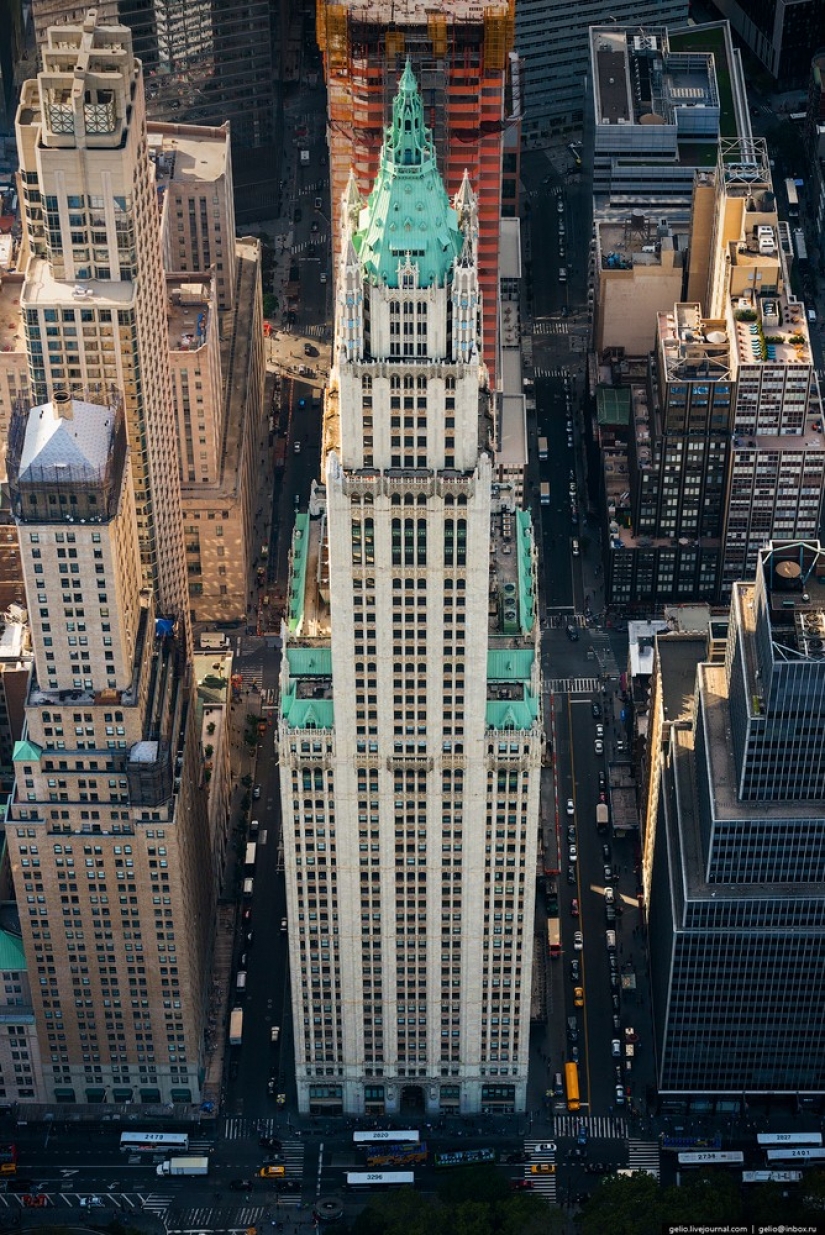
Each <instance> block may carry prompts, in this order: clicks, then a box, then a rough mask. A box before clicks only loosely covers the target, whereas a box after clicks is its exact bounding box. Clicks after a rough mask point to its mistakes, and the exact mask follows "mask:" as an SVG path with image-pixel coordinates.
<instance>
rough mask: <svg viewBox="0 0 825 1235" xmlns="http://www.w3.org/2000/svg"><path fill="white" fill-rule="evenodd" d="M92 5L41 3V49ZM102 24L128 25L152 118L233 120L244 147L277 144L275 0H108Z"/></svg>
mask: <svg viewBox="0 0 825 1235" xmlns="http://www.w3.org/2000/svg"><path fill="white" fill-rule="evenodd" d="M87 11H88V6H86V5H83V4H78V3H76V2H73V0H34V3H33V5H32V16H33V20H34V27H35V35H36V37H37V44H38V47H39V48H41V49H42V48H44V47H45V46H46V44H47V39H48V31H49V29H50V27H52V26H56V25H58V23H63V22H66V23H69V24H74V25H80V24H82V22H83V20H84V17H85V14H86V12H87ZM97 11H98V20H99V22H100V23H101V24H103V23H104V22H105V23H106V24H112V25H117V24H121V25H124V26H126V27H127V28H128V29H129V31H130V34H131V38H132V47H133V50H134V54H135V56H136V57H137V58H138V59H139V60H140V62H141V64H142V65H143V73H144V78H145V83H146V108H147V112H148V115H149V117H150V119H152V120H179V121H187V122H188V123H190V124H206V125H217V124H223V123H224V122H225V121H229V123H230V125H231V130H232V138H233V141H234V142H235V143H236V145H238V146H240V147H261V146H272V145H273V144H274V142H275V121H276V107H277V104H276V98H275V89H276V83H277V77H278V74H277V71H276V67H275V63H274V61H273V38H274V36H275V34H276V33H277V27H276V26H275V25H274V24H273V23H272V15H273V13H274V11H275V10H274V6H272V5H270V3H269V0H240V3H235V2H234V0H233V3H225V2H221V0H219V2H218V3H213V2H212V0H194V3H193V2H191V0H190V2H189V3H184V2H183V0H102V3H101V4H99V5H98V6H97Z"/></svg>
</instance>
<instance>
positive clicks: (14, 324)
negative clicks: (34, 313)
mask: <svg viewBox="0 0 825 1235" xmlns="http://www.w3.org/2000/svg"><path fill="white" fill-rule="evenodd" d="M22 295H23V276H22V274H18V275H11V276H10V275H6V276H5V278H2V277H0V352H22V353H23V355H25V353H26V336H25V332H24V330H23V314H22V312H21V310H20V299H21V297H22Z"/></svg>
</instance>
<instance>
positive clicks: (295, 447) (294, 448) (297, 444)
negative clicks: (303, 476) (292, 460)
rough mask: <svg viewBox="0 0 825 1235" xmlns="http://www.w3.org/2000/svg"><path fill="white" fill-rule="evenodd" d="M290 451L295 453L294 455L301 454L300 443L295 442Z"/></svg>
mask: <svg viewBox="0 0 825 1235" xmlns="http://www.w3.org/2000/svg"><path fill="white" fill-rule="evenodd" d="M292 449H293V450H294V451H295V453H296V455H299V454H300V453H301V443H300V442H296V443H295V445H294V446H293V448H292Z"/></svg>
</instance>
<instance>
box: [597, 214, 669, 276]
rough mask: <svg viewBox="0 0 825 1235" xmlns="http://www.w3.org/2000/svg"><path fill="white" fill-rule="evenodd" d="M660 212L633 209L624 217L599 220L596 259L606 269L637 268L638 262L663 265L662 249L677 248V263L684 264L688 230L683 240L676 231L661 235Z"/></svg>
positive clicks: (646, 264)
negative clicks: (677, 235)
mask: <svg viewBox="0 0 825 1235" xmlns="http://www.w3.org/2000/svg"><path fill="white" fill-rule="evenodd" d="M660 217H661V214H660V213H657V214H655V215H652V214H643V213H641V212H640V211H634V212H631V213H630V214H629V215H628V216H627V218H626V219H625V220H624V221H622V222H618V221H614V220H611V221H609V222H598V221H597V222H596V254H597V257H596V261H597V264H598V266H599V267H600V268H601V269H602V270H633V269H634V267H636V266H661V264H662V253H663V252H665V253H672V252H674V250H675V256H674V259H673V264H674V265H677V266H681V265H683V263H684V254H685V251H686V250H687V247H688V232H687V229H686V230H685V233H684V236H683V237H682V238H681V240H680V239H679V238H678V237H674V236H673V235H672V234H669V235H666V236H660V235H659V234H658V231H659V226H658V225H659V219H660Z"/></svg>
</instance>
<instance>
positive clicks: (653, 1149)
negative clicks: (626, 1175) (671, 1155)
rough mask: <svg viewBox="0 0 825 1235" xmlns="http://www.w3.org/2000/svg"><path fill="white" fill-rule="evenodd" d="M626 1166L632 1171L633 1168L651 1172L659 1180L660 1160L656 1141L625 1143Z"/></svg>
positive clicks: (631, 1141) (630, 1141)
mask: <svg viewBox="0 0 825 1235" xmlns="http://www.w3.org/2000/svg"><path fill="white" fill-rule="evenodd" d="M627 1165H628V1167H629V1168H630V1170H631V1171H632V1170H633V1168H634V1167H635V1168H636V1169H637V1170H640V1171H642V1170H643V1171H652V1172H653V1173H654V1174H655V1176H656V1178H657V1179H658V1178H659V1174H660V1167H661V1159H660V1156H659V1142H658V1141H634V1140H629V1141H628V1142H627Z"/></svg>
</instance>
